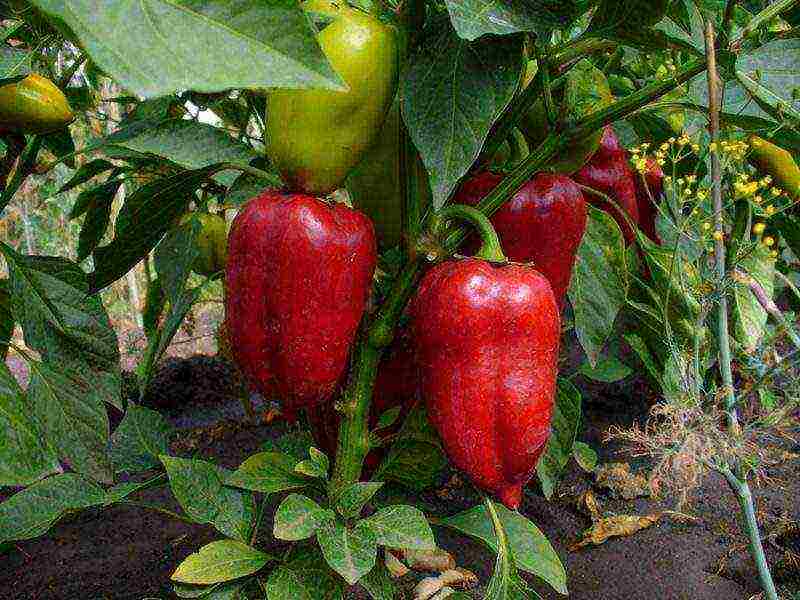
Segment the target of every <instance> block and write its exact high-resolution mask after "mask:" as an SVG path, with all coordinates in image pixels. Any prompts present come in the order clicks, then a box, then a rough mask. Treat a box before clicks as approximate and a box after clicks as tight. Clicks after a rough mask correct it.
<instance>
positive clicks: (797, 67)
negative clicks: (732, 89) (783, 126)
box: [736, 38, 800, 121]
mask: <svg viewBox="0 0 800 600" xmlns="http://www.w3.org/2000/svg"><path fill="white" fill-rule="evenodd" d="M736 78H737V79H738V80H739V82H740V83H741V84H742V85H743V86H744V87H745V88H746V89H747V91H748V92H750V93H751V94H752V95H753V96H754V97H755V98H756V99H757V100H758V101H759V103H760V104H761V105H762V107H764V108H767V109H768V110H769V111H770V112H771V113H772V115H773V116H774V117H775V118H777V119H779V120H780V119H782V118H789V119H792V120H794V121H800V39H797V38H788V39H782V40H775V41H773V42H769V43H768V44H765V45H763V46H761V47H760V48H758V49H757V50H755V51H754V52H752V53H749V54H744V55H742V56H740V57H739V58H738V59H737V61H736Z"/></svg>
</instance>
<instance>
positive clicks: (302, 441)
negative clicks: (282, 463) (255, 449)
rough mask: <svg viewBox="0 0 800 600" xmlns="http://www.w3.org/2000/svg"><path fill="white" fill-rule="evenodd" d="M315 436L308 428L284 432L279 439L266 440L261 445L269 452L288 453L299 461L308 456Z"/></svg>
mask: <svg viewBox="0 0 800 600" xmlns="http://www.w3.org/2000/svg"><path fill="white" fill-rule="evenodd" d="M313 445H314V437H313V436H312V435H311V432H310V431H308V430H307V429H303V430H298V431H290V432H289V433H284V434H283V435H282V436H280V437H279V438H278V439H268V440H265V441H264V443H263V444H262V445H261V447H262V448H263V449H264V450H266V451H267V452H274V453H277V454H287V455H289V456H290V457H292V458H294V459H295V461H297V462H299V461H301V460H303V459H304V458H305V457H306V456H308V451H309V449H310V448H311V446H313Z"/></svg>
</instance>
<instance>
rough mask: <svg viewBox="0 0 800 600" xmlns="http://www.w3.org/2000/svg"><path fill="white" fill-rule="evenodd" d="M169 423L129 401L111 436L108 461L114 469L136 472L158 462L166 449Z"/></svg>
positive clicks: (171, 432) (170, 431)
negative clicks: (109, 458) (109, 460)
mask: <svg viewBox="0 0 800 600" xmlns="http://www.w3.org/2000/svg"><path fill="white" fill-rule="evenodd" d="M172 434H173V428H172V426H171V425H170V424H169V423H167V421H166V419H164V417H162V416H161V415H160V414H159V413H157V412H156V411H154V410H150V409H149V408H145V407H143V406H139V405H138V404H134V403H132V402H131V403H129V404H128V409H127V410H126V411H125V416H124V417H123V419H122V422H121V423H120V424H119V427H117V429H116V431H114V435H112V436H111V461H112V463H113V464H114V470H115V471H116V472H118V473H119V472H122V471H127V472H128V473H139V472H141V471H146V470H147V469H151V468H153V467H157V466H159V465H160V460H159V456H161V455H162V454H167V453H168V452H169V440H170V437H171V436H172Z"/></svg>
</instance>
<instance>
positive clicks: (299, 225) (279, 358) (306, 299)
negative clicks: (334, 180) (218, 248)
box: [225, 190, 377, 417]
mask: <svg viewBox="0 0 800 600" xmlns="http://www.w3.org/2000/svg"><path fill="white" fill-rule="evenodd" d="M376 253H377V250H376V243H375V232H374V229H373V226H372V222H371V221H370V220H369V219H368V218H367V217H366V216H365V215H363V214H362V213H360V212H358V211H355V210H352V209H350V208H347V207H346V206H345V205H343V204H335V203H334V204H330V203H326V202H324V201H322V200H319V199H317V198H314V197H312V196H307V195H304V194H287V193H282V192H278V191H272V190H268V191H266V192H264V193H263V194H261V195H260V196H258V197H256V198H253V199H252V200H250V201H249V202H248V203H247V204H246V205H245V207H244V208H243V209H242V210H241V212H240V213H239V214H238V215H237V217H236V219H235V220H234V222H233V225H232V228H231V232H230V235H229V237H228V263H227V268H226V273H225V317H226V327H227V331H228V335H229V336H230V345H231V351H232V353H233V356H234V358H235V360H236V362H237V363H238V364H239V366H240V367H241V369H242V371H243V373H244V374H245V375H246V376H247V377H248V378H249V379H250V380H251V381H252V383H253V384H254V385H255V386H256V388H257V389H258V390H259V391H260V392H261V393H262V394H264V395H265V396H266V397H271V396H276V395H277V397H279V398H280V399H281V400H282V401H283V404H284V407H285V409H286V410H287V413H288V415H289V416H290V417H291V415H292V414H293V413H294V411H296V410H297V409H298V408H304V407H308V406H313V405H315V404H319V403H321V402H325V401H326V400H328V399H329V398H330V397H331V395H332V394H333V393H334V391H335V389H336V387H337V384H338V382H339V380H340V379H341V377H342V375H343V373H344V371H345V369H346V367H347V360H348V354H349V352H350V346H351V345H352V343H353V340H354V338H355V335H356V331H357V329H358V325H359V322H360V321H361V317H362V315H363V314H364V308H365V306H366V302H367V297H368V295H369V292H370V289H371V286H372V276H373V273H374V271H375V264H376V260H377V258H376Z"/></svg>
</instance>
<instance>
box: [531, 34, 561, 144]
mask: <svg viewBox="0 0 800 600" xmlns="http://www.w3.org/2000/svg"><path fill="white" fill-rule="evenodd" d="M536 61H537V63H538V64H539V71H538V72H539V73H541V77H542V102H544V112H545V114H546V115H547V125H548V128H549V130H550V131H555V128H556V120H557V119H558V115H556V107H555V105H554V104H553V92H552V89H551V82H550V57H549V56H548V53H547V44H546V43H542V42H539V41H538V40H537V41H536Z"/></svg>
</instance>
